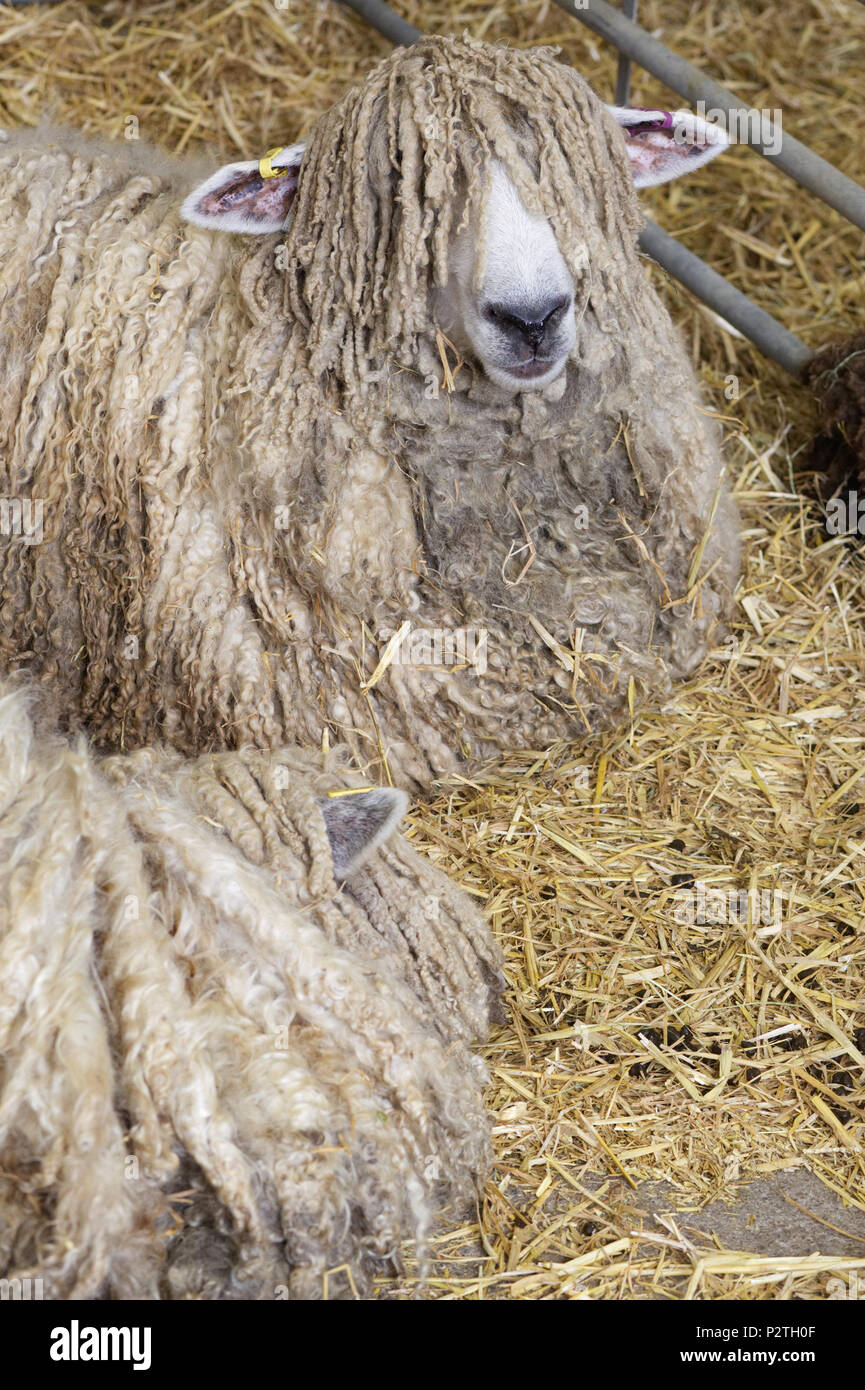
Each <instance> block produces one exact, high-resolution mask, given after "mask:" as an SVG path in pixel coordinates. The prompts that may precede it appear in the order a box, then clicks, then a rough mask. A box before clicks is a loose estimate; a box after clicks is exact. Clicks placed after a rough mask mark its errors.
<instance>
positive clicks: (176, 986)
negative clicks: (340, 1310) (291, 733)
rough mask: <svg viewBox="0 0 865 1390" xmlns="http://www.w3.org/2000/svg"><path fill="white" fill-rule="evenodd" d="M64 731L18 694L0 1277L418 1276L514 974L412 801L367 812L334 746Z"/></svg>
mask: <svg viewBox="0 0 865 1390" xmlns="http://www.w3.org/2000/svg"><path fill="white" fill-rule="evenodd" d="M47 718H48V715H47V714H46V715H44V716H43V715H42V714H40V713H39V710H38V709H36V710H34V699H33V696H32V692H28V691H27V690H26V688H24V687H23V686H22V684H21V683H20V682H16V683H14V684H10V683H9V682H7V683H5V684H2V685H0V1058H2V1061H0V1276H3V1277H6V1278H11V1279H22V1280H23V1279H41V1280H42V1291H43V1293H44V1296H45V1297H51V1298H78V1299H81V1298H98V1297H102V1298H105V1297H108V1298H120V1299H132V1298H219V1299H250V1298H267V1299H280V1298H285V1297H291V1298H315V1297H320V1296H322V1293H324V1294H325V1295H326V1296H329V1297H340V1296H348V1295H350V1293H351V1292H352V1290H353V1291H354V1292H355V1293H357V1294H361V1295H363V1294H364V1293H365V1292H367V1291H368V1289H369V1286H370V1279H371V1277H372V1276H373V1275H374V1274H375V1273H376V1272H377V1271H378V1272H388V1271H392V1270H393V1269H394V1268H395V1267H396V1268H399V1265H400V1244H401V1242H402V1241H403V1240H408V1239H409V1238H411V1239H413V1240H415V1241H417V1242H418V1246H419V1250H420V1254H421V1259H422V1260H423V1259H425V1255H424V1249H425V1242H426V1238H427V1236H428V1235H429V1233H430V1231H431V1229H432V1226H433V1222H434V1220H435V1218H436V1216H437V1215H438V1214H439V1213H440V1211H441V1210H442V1209H443V1208H444V1207H445V1206H448V1205H449V1206H450V1207H452V1208H455V1209H456V1210H457V1211H459V1206H460V1204H461V1203H463V1202H465V1200H466V1199H467V1198H469V1197H471V1196H472V1195H474V1194H475V1192H476V1189H477V1187H478V1185H479V1184H482V1183H483V1180H484V1178H485V1175H486V1173H487V1171H488V1168H489V1161H490V1159H489V1124H488V1121H487V1119H486V1117H485V1115H484V1111H483V1106H482V1101H481V1087H482V1084H483V1081H484V1078H485V1071H484V1067H483V1065H482V1063H481V1062H480V1060H479V1059H478V1058H477V1057H475V1056H473V1054H472V1051H471V1045H472V1043H473V1042H474V1041H475V1040H476V1039H477V1038H479V1037H485V1036H486V1034H487V1032H488V1029H489V1026H490V1023H491V1020H492V1019H493V1018H495V1017H498V1016H499V1015H500V1005H499V1003H498V999H499V995H500V993H501V984H502V977H501V973H500V965H501V959H500V954H499V951H498V948H497V947H496V945H495V943H494V941H493V940H492V937H491V935H490V932H489V930H488V928H487V927H486V925H485V923H484V921H483V919H482V918H481V916H480V914H479V913H478V911H477V910H476V909H475V908H474V907H473V906H472V905H471V902H470V901H469V899H468V898H467V897H466V895H464V894H463V893H462V892H460V891H459V890H458V889H457V888H456V887H455V886H454V885H453V884H452V883H450V882H449V880H447V879H446V878H445V877H444V875H442V874H441V873H439V872H438V871H437V870H435V869H434V868H433V867H432V866H431V865H430V864H429V863H427V862H425V861H424V860H423V859H422V858H420V856H418V855H417V854H416V853H415V852H414V851H413V850H412V849H411V848H410V847H409V845H408V844H407V843H406V841H405V840H404V839H402V837H400V836H398V835H394V834H393V831H394V827H395V823H396V822H397V821H398V820H399V818H400V816H401V814H402V812H403V810H404V808H405V795H404V793H402V792H399V791H393V790H390V789H372V790H368V791H358V792H352V793H351V794H347V792H346V789H348V788H350V787H352V785H353V784H356V783H357V780H358V779H357V775H356V774H354V775H352V774H349V773H348V772H347V771H346V766H345V764H346V756H345V755H342V756H340V755H339V753H338V752H334V753H331V754H330V755H329V756H328V757H326V758H322V757H318V758H316V757H315V756H314V755H309V754H301V753H300V752H298V751H297V750H295V749H286V750H282V751H280V752H276V753H272V752H266V751H261V750H257V749H252V748H247V749H245V750H242V751H230V752H222V753H216V754H212V755H207V754H205V755H202V756H201V757H200V758H199V759H197V760H192V759H188V758H185V757H184V756H183V755H180V754H177V753H174V752H171V751H169V750H166V749H164V748H158V747H156V746H150V747H148V748H144V749H141V750H138V751H136V752H134V753H129V754H113V755H109V756H108V757H106V758H104V759H101V760H100V759H98V758H96V756H95V755H94V754H93V752H92V750H91V749H90V748H89V747H88V745H87V743H86V741H85V740H84V738H83V737H82V736H81V735H78V736H76V738H75V739H73V740H69V739H63V738H61V737H59V736H58V735H56V734H55V733H51V732H49V731H47V730H46V729H45V727H43V724H44V721H45V720H47ZM40 719H41V720H42V721H43V722H42V723H40V722H39V721H40ZM334 793H336V794H334ZM337 878H340V879H344V881H342V882H340V883H338V882H337V881H336V880H337ZM334 1270H336V1271H337V1272H335V1273H330V1274H329V1272H330V1271H334ZM340 1271H341V1272H340Z"/></svg>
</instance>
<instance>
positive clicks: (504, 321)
mask: <svg viewBox="0 0 865 1390" xmlns="http://www.w3.org/2000/svg"><path fill="white" fill-rule="evenodd" d="M569 303H570V300H569V298H568V297H567V296H566V295H560V296H559V297H558V298H557V299H553V300H547V301H545V302H544V303H541V304H532V305H531V306H529V307H525V306H520V307H519V308H515V307H511V306H510V305H507V304H489V305H487V310H486V312H487V315H488V316H489V318H491V319H492V320H493V321H494V322H495V323H497V324H499V326H500V327H502V328H508V329H510V330H511V331H512V332H515V333H518V334H519V336H520V337H521V338H524V339H525V341H526V342H527V343H528V345H529V347H530V348H531V349H532V351H533V352H537V350H538V348H539V347H540V345H541V342H542V341H543V337H544V334H545V333H546V331H547V329H548V328H550V327H552V326H553V321H554V320H555V321H556V322H558V318H559V316H560V315H561V313H562V310H563V309H566V308H567V307H568V305H569Z"/></svg>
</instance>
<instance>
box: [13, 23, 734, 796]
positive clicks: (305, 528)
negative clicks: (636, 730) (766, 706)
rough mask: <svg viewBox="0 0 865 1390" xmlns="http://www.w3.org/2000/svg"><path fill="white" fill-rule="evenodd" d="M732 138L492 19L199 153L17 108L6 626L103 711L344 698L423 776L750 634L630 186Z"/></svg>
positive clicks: (127, 714)
mask: <svg viewBox="0 0 865 1390" xmlns="http://www.w3.org/2000/svg"><path fill="white" fill-rule="evenodd" d="M623 132H624V135H623ZM720 144H721V137H720V136H718V134H717V132H714V131H713V130H712V128H711V127H707V126H706V125H705V124H704V123H702V122H700V121H698V120H697V119H696V118H694V117H688V116H687V115H686V113H675V116H674V117H669V116H665V115H664V114H663V113H658V112H655V113H646V112H638V111H630V112H628V111H615V112H612V113H611V112H609V111H607V110H605V108H604V107H603V106H602V104H601V103H600V102H599V101H598V99H597V98H596V97H595V96H594V95H593V93H592V92H591V91H590V90H589V88H588V87H587V85H586V83H585V82H584V81H583V79H582V78H580V77H579V76H578V75H577V74H576V73H575V72H573V70H571V69H570V68H568V67H567V66H565V65H564V64H561V63H559V62H557V61H556V59H555V57H554V55H553V53H552V52H551V51H550V50H537V51H534V52H525V53H521V52H515V51H513V50H511V49H505V48H498V47H492V46H488V45H485V44H482V43H477V42H473V41H471V40H468V39H459V40H457V39H430V40H424V41H422V42H420V43H418V44H416V45H415V46H414V47H413V48H410V49H406V50H398V51H396V52H395V53H393V54H392V55H391V56H390V57H389V58H387V59H386V60H385V61H384V62H383V63H382V64H380V66H379V67H378V68H377V69H376V70H375V71H374V72H373V73H372V74H371V75H370V76H369V78H368V79H367V80H366V82H365V83H364V84H363V85H362V86H361V87H360V88H358V89H357V90H356V91H354V92H352V93H350V94H349V95H348V96H347V97H346V98H345V99H344V100H343V101H342V102H341V103H340V104H339V105H338V106H337V107H336V108H334V110H332V111H331V112H329V113H328V114H327V115H326V116H324V117H323V118H322V119H321V120H320V121H319V122H318V124H317V126H316V127H315V129H314V131H313V133H312V136H311V138H310V141H309V143H308V145H307V147H306V149H305V151H304V150H303V149H302V148H301V147H299V146H295V147H290V148H288V149H285V150H283V151H281V152H280V153H278V154H277V155H271V156H270V158H269V159H267V160H264V161H262V164H261V168H259V164H258V162H257V161H255V162H252V163H248V164H238V165H231V166H228V167H227V168H226V169H223V170H220V171H219V172H218V173H217V174H211V175H210V176H209V177H208V178H207V179H205V180H204V181H203V182H202V183H200V184H199V186H198V188H197V189H196V188H195V183H196V179H197V178H199V179H200V178H201V170H200V169H198V168H197V167H196V166H191V165H188V164H183V165H178V164H172V163H170V162H169V161H167V160H164V159H162V158H160V157H158V156H156V155H154V154H153V153H149V152H147V151H146V150H144V149H142V148H141V147H139V146H137V145H134V144H133V145H127V146H125V147H123V148H111V147H107V146H101V147H100V146H95V145H92V144H87V143H85V142H83V141H82V140H80V139H78V138H77V137H75V136H73V135H70V134H64V133H58V132H52V131H41V132H40V131H36V132H26V133H18V134H13V135H11V136H10V137H9V138H8V139H7V141H6V143H5V146H4V145H0V180H2V183H0V189H2V193H0V340H2V343H3V347H2V349H0V352H2V364H0V458H2V460H3V463H2V473H0V498H2V499H3V506H4V507H5V514H4V515H5V524H6V531H7V533H9V535H8V538H7V540H6V541H4V543H3V545H2V547H0V561H2V575H0V592H2V599H3V604H2V619H0V660H2V662H3V663H4V664H5V665H18V664H21V665H25V666H26V668H27V669H28V670H29V671H31V672H32V673H34V674H35V675H36V676H38V677H39V679H40V680H42V681H47V682H49V683H50V685H51V686H52V688H53V689H54V690H55V692H57V694H58V698H59V701H60V713H61V715H62V717H63V719H64V720H65V722H66V724H67V725H68V726H73V725H76V724H78V723H83V724H84V725H85V726H86V727H87V728H88V729H89V730H90V731H91V732H92V733H93V735H94V736H95V737H96V739H97V740H99V742H100V743H101V744H102V745H103V746H104V747H107V748H129V747H135V746H138V745H141V744H143V743H146V742H147V741H148V740H149V739H151V738H153V737H154V735H156V734H158V735H159V736H160V737H161V738H162V739H163V740H165V741H166V742H167V743H169V744H170V745H172V746H173V747H175V748H177V749H179V750H182V751H184V752H187V753H196V752H198V751H200V750H202V749H205V748H213V747H236V746H242V745H246V744H253V745H256V746H258V747H262V748H264V747H275V746H279V745H280V744H283V743H286V742H296V743H298V744H301V745H314V746H319V745H320V743H321V739H322V735H323V732H326V731H333V733H334V734H335V736H337V737H338V738H339V739H341V740H342V741H345V742H347V743H348V744H349V745H350V746H351V747H352V749H353V751H354V755H355V758H356V760H357V762H358V764H359V765H360V766H362V767H364V768H366V769H367V770H368V773H369V774H370V775H372V776H373V778H374V779H375V780H384V765H385V764H386V765H387V766H388V767H389V769H390V772H391V774H392V776H393V777H394V779H395V780H403V781H406V782H408V781H412V780H414V781H416V782H418V783H421V784H423V783H426V782H428V781H429V778H430V776H431V775H432V774H437V773H443V772H446V771H448V770H449V769H451V768H453V767H454V765H455V763H456V761H457V759H458V758H459V756H460V755H471V756H479V755H482V754H484V755H486V754H493V753H495V752H496V751H499V750H501V749H503V748H506V747H510V746H514V745H516V746H530V747H543V746H546V745H547V744H549V743H550V742H552V741H554V740H556V739H560V738H565V737H569V736H573V735H576V734H579V733H581V732H584V731H585V730H591V729H594V728H596V727H598V726H600V725H602V724H603V723H605V722H608V721H609V720H610V719H613V718H615V717H616V716H617V715H618V714H619V713H620V712H621V710H622V708H623V706H624V705H625V703H626V702H627V701H628V700H629V699H633V698H634V697H635V696H636V697H639V695H640V693H641V692H645V691H649V692H651V694H652V695H653V696H659V695H663V694H664V693H665V692H667V691H668V690H669V688H670V685H671V682H672V681H674V680H677V679H679V678H681V677H684V676H687V675H688V674H689V673H690V672H691V671H693V670H694V668H695V666H696V665H697V664H698V662H699V661H700V660H701V658H702V656H703V655H704V653H705V651H706V649H707V646H708V645H709V643H710V642H711V641H713V640H715V639H716V637H717V636H718V635H719V633H720V631H721V628H722V623H723V618H724V615H725V613H726V611H727V609H728V607H729V604H730V597H731V590H732V587H733V585H734V583H735V579H736V574H737V564H738V561H737V541H736V518H735V512H734V508H733V507H732V504H731V502H730V499H729V497H728V496H727V494H726V492H725V490H724V488H723V485H722V481H721V468H720V461H719V455H718V449H717V443H716V434H715V429H714V426H713V423H712V421H711V420H710V419H709V418H708V416H707V414H706V413H705V412H704V411H701V409H700V407H699V404H698V399H697V392H696V386H695V380H694V376H693V372H692V370H691V368H690V366H689V364H688V361H687V359H686V356H685V354H684V351H683V349H682V347H681V345H680V344H679V342H678V340H677V338H676V336H675V334H674V332H673V329H672V327H671V324H670V321H669V318H668V316H667V314H666V312H665V311H664V309H663V307H662V306H661V304H660V302H659V300H658V298H657V296H656V295H655V293H654V291H653V290H652V288H651V287H650V285H649V283H648V280H647V278H646V275H645V273H644V270H643V267H642V266H641V264H640V261H639V257H638V253H637V248H636V238H637V233H638V230H639V226H640V214H639V211H638V206H637V200H636V195H635V193H634V189H633V186H632V184H633V182H634V180H636V182H637V184H638V185H640V186H642V185H644V184H647V183H651V182H658V181H661V180H663V179H666V178H669V177H672V176H673V175H674V174H676V173H679V172H682V171H683V170H684V169H687V168H688V167H691V166H693V165H695V164H699V163H701V162H703V161H704V160H705V159H707V158H709V157H711V155H712V154H713V153H715V152H716V151H717V149H718V148H720ZM629 156H630V158H629ZM301 157H302V163H301ZM298 168H299V173H298ZM632 168H633V171H634V172H633V173H632ZM184 198H186V203H185V214H186V216H187V218H194V219H196V220H197V221H198V222H201V223H203V224H204V225H205V227H214V228H217V229H222V230H217V231H216V232H210V231H207V230H203V229H201V228H199V227H195V226H190V225H184V224H183V223H182V222H181V220H180V212H179V210H180V205H181V202H183V200H184ZM289 216H290V218H291V220H290V224H289V225H288V229H287V231H285V232H281V231H278V230H276V231H275V230H274V228H277V229H278V228H280V227H281V226H282V224H283V222H284V220H285V219H286V218H287V217H289ZM225 229H229V230H230V229H241V230H243V231H246V232H249V231H258V232H260V233H263V235H261V236H259V237H257V238H253V239H251V238H250V237H243V238H237V237H233V236H231V235H228V234H227V231H226V230H225ZM443 333H444V334H447V336H448V337H449V338H450V340H451V342H452V343H453V344H454V345H455V347H456V349H457V350H458V351H459V352H460V353H461V354H462V355H463V356H464V357H465V358H466V362H465V364H464V365H462V366H460V367H459V370H456V371H455V376H454V379H453V382H451V381H450V378H449V375H448V374H447V373H446V372H445V371H444V365H445V363H447V362H449V364H450V368H454V369H455V368H456V365H457V364H456V359H455V357H454V353H453V351H452V350H451V348H450V347H449V346H448V343H447V342H446V341H445V337H444V336H443ZM442 383H443V384H442ZM451 386H452V388H453V389H449V388H450V387H451ZM445 387H448V389H445ZM0 521H3V518H2V517H0ZM28 528H29V529H28ZM31 541H32V542H33V543H28V542H31Z"/></svg>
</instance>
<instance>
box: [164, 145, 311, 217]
mask: <svg viewBox="0 0 865 1390" xmlns="http://www.w3.org/2000/svg"><path fill="white" fill-rule="evenodd" d="M303 151H304V146H303V145H286V147H285V149H280V150H272V151H270V153H269V154H267V155H264V157H263V158H262V159H250V160H244V161H243V162H242V163H240V164H225V165H223V167H222V168H221V169H218V170H217V172H216V173H215V174H211V176H210V178H209V179H206V180H205V182H204V183H202V184H199V186H198V188H196V189H195V190H194V192H192V193H190V195H189V197H188V198H187V199H186V201H185V202H184V204H183V206H182V207H181V209H180V215H181V217H182V218H183V219H184V221H186V222H195V223H196V224H197V225H198V226H199V227H213V228H217V229H218V230H220V231H223V232H247V233H248V234H251V235H252V236H263V235H264V234H265V233H266V232H279V231H281V230H282V228H283V227H284V226H285V223H286V219H287V218H288V215H289V213H290V212H291V207H292V204H293V202H294V198H295V194H296V193H297V182H298V177H299V171H300V161H301V159H302V158H303Z"/></svg>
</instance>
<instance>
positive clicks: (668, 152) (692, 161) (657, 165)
mask: <svg viewBox="0 0 865 1390" xmlns="http://www.w3.org/2000/svg"><path fill="white" fill-rule="evenodd" d="M607 110H608V111H609V112H610V114H611V115H612V116H613V118H614V120H616V121H617V122H618V124H619V125H620V126H621V128H622V133H623V134H624V137H625V144H626V146H627V149H628V158H629V159H630V161H631V171H632V173H633V175H634V187H635V188H649V187H651V185H652V184H655V183H666V182H667V181H668V180H669V179H677V178H678V177H679V175H680V174H689V173H690V172H691V170H692V169H699V167H700V165H701V164H706V163H708V161H709V160H710V159H714V158H715V155H716V154H720V153H721V151H722V150H725V149H726V148H727V146H728V145H729V143H730V142H729V140H728V138H727V134H726V131H724V130H722V129H721V128H720V126H717V125H713V124H712V122H711V121H706V120H704V119H703V117H702V116H695V115H694V113H693V111H654V110H644V109H643V108H642V107H640V106H636V107H628V106H608V107H607Z"/></svg>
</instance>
